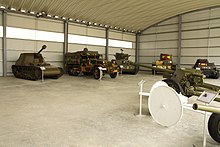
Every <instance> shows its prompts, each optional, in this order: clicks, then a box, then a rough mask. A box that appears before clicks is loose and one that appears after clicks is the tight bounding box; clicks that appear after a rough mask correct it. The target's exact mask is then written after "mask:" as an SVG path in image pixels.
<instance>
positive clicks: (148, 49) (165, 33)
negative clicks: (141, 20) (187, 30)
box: [139, 17, 178, 70]
mask: <svg viewBox="0 0 220 147" xmlns="http://www.w3.org/2000/svg"><path fill="white" fill-rule="evenodd" d="M177 48H178V18H177V17H174V18H171V19H168V20H166V21H164V22H161V23H159V24H157V25H154V26H152V28H149V29H147V30H145V31H144V32H143V33H142V35H141V36H140V49H139V62H140V63H141V64H146V65H151V64H152V62H154V61H155V60H158V59H159V58H160V54H161V53H167V54H172V55H173V60H174V62H177V58H176V57H177ZM141 69H144V70H146V68H141Z"/></svg>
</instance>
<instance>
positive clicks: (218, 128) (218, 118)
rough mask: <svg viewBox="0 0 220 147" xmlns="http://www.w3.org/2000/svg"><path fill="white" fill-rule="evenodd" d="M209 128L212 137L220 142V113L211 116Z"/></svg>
mask: <svg viewBox="0 0 220 147" xmlns="http://www.w3.org/2000/svg"><path fill="white" fill-rule="evenodd" d="M208 130H209V134H210V136H211V137H212V139H214V140H215V141H216V142H218V143H220V114H216V113H212V115H211V116H210V117H209V122H208Z"/></svg>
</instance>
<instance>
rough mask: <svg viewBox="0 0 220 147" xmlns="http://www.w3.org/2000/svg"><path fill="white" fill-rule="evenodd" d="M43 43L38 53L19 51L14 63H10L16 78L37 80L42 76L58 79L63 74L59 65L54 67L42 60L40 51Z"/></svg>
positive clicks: (44, 47) (44, 46)
mask: <svg viewBox="0 0 220 147" xmlns="http://www.w3.org/2000/svg"><path fill="white" fill-rule="evenodd" d="M46 47H47V46H46V45H43V46H42V48H41V50H40V51H39V52H38V53H21V54H20V57H19V59H18V60H17V61H16V63H15V65H12V73H13V74H14V76H15V77H16V78H22V79H28V80H39V79H41V78H42V73H43V77H44V78H53V79H58V78H59V77H61V76H62V75H63V69H62V68H61V67H55V66H53V65H51V64H49V63H47V62H45V61H44V58H43V56H42V54H41V52H42V51H43V50H44V49H46Z"/></svg>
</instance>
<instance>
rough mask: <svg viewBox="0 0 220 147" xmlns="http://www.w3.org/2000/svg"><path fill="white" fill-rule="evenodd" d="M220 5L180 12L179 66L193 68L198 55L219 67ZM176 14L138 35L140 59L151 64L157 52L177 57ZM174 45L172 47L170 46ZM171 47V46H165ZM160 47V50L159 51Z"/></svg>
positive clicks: (141, 61)
mask: <svg viewBox="0 0 220 147" xmlns="http://www.w3.org/2000/svg"><path fill="white" fill-rule="evenodd" d="M219 16H220V8H219V7H218V8H211V9H205V10H200V11H195V12H191V13H186V14H183V15H182V22H181V24H182V27H181V28H180V29H181V56H180V59H181V60H180V67H192V65H193V64H194V63H195V61H196V60H197V59H198V58H207V59H208V60H209V61H210V62H215V64H217V66H219V67H220V58H219V56H220V50H219V48H220V41H219V40H220V17H219ZM177 40H178V17H174V18H171V19H168V20H165V21H164V22H161V23H160V24H155V25H154V26H152V27H150V28H148V29H147V30H145V31H144V32H143V33H142V34H141V36H140V43H139V44H140V50H139V56H140V58H139V62H140V63H143V64H150V63H151V62H152V61H154V60H155V58H156V57H158V55H157V54H159V52H160V51H164V52H165V51H166V50H165V49H164V50H162V48H167V52H168V53H172V54H173V55H174V61H175V60H176V59H177V49H178V41H177ZM172 46H173V48H172ZM168 47H171V48H168ZM158 49H159V50H158Z"/></svg>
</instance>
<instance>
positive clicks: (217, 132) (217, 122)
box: [135, 64, 220, 143]
mask: <svg viewBox="0 0 220 147" xmlns="http://www.w3.org/2000/svg"><path fill="white" fill-rule="evenodd" d="M135 65H136V66H141V67H145V68H149V69H152V70H156V71H160V72H163V77H164V78H165V79H164V80H163V81H164V82H166V83H167V85H168V86H169V87H171V88H173V89H174V90H175V91H176V92H177V93H178V94H182V95H184V96H186V97H190V96H193V95H195V96H200V95H201V94H202V93H203V92H204V91H209V92H213V93H217V95H218V94H219V92H220V86H218V85H213V84H209V83H205V82H204V81H203V79H204V78H205V76H204V75H203V74H202V71H200V70H196V69H176V70H175V71H174V70H169V69H161V68H156V67H152V66H147V65H141V64H135ZM160 98H161V97H160ZM214 101H217V102H220V98H219V95H218V96H217V97H216V98H215V99H214ZM193 109H195V110H202V111H208V112H212V114H211V116H210V118H209V121H208V131H209V134H210V136H211V137H212V138H213V139H214V140H215V141H216V142H218V143H220V108H215V107H212V106H202V105H198V104H194V105H193Z"/></svg>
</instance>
